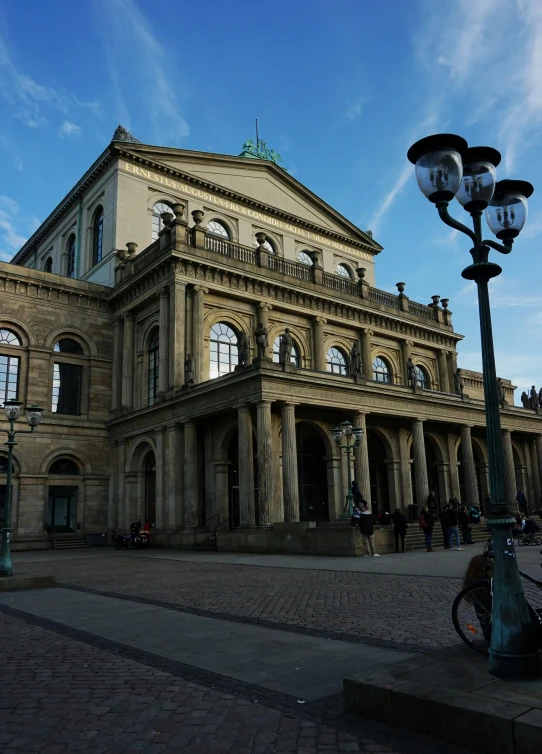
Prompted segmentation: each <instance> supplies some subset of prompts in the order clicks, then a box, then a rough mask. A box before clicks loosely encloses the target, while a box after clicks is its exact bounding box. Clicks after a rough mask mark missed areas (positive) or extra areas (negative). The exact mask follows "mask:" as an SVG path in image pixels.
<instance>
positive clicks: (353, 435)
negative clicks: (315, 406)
mask: <svg viewBox="0 0 542 754" xmlns="http://www.w3.org/2000/svg"><path fill="white" fill-rule="evenodd" d="M331 433H332V435H333V439H334V440H335V443H336V445H337V447H338V448H339V450H344V452H345V453H346V459H347V466H348V492H347V494H346V506H345V511H346V510H348V513H347V514H345V515H349V516H351V515H352V511H353V508H354V498H353V496H352V465H351V463H350V454H351V453H352V450H353V448H358V447H359V445H360V443H361V438H362V437H363V429H362V428H361V427H353V426H352V422H349V421H344V422H341V426H340V427H335V428H334V429H332V430H331ZM343 438H344V441H345V442H344V445H343V442H342V441H343Z"/></svg>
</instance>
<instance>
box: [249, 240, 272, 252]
mask: <svg viewBox="0 0 542 754" xmlns="http://www.w3.org/2000/svg"><path fill="white" fill-rule="evenodd" d="M259 245H260V244H259V243H258V241H254V246H259ZM263 247H264V249H267V251H268V252H269V253H270V254H276V253H277V250H276V248H275V244H274V243H273V241H271V239H269V238H266V239H265V241H264V242H263Z"/></svg>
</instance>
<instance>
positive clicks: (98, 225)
mask: <svg viewBox="0 0 542 754" xmlns="http://www.w3.org/2000/svg"><path fill="white" fill-rule="evenodd" d="M103 240H104V211H103V207H98V209H97V210H96V212H95V213H94V222H93V224H92V264H93V265H95V264H98V262H101V261H102V253H103Z"/></svg>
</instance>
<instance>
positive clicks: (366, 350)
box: [361, 329, 373, 380]
mask: <svg viewBox="0 0 542 754" xmlns="http://www.w3.org/2000/svg"><path fill="white" fill-rule="evenodd" d="M372 334H373V331H372V330H368V329H364V330H362V331H361V356H362V359H363V376H364V377H365V379H366V380H372V379H373V356H372V352H371V336H372Z"/></svg>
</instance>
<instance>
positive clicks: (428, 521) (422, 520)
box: [418, 505, 435, 552]
mask: <svg viewBox="0 0 542 754" xmlns="http://www.w3.org/2000/svg"><path fill="white" fill-rule="evenodd" d="M418 523H419V525H420V529H421V530H422V531H423V534H424V537H425V547H426V549H427V552H435V551H434V550H433V547H432V543H433V527H434V525H435V519H434V518H433V516H432V515H431V513H430V512H429V511H428V510H427V506H426V505H424V506H423V508H422V512H421V513H420V517H419V519H418Z"/></svg>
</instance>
